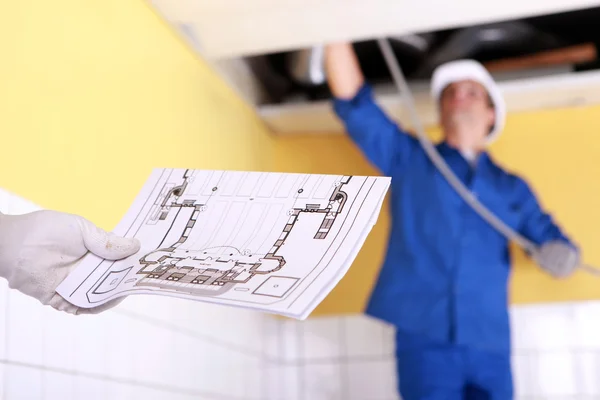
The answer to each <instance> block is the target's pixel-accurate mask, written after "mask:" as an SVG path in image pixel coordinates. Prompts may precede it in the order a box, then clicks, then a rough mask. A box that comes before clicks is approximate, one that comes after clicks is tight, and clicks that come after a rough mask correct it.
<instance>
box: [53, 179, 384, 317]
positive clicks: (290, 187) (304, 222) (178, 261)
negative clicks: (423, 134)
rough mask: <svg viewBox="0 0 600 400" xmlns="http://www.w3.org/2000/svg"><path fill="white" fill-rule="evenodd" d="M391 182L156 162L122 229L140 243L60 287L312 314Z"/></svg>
mask: <svg viewBox="0 0 600 400" xmlns="http://www.w3.org/2000/svg"><path fill="white" fill-rule="evenodd" d="M388 187H389V178H385V177H356V176H337V175H310V174H283V173H265V172H238V171H202V170H185V169H162V170H155V171H154V173H153V174H152V176H151V177H150V179H149V180H148V182H147V183H146V185H145V186H144V188H143V189H142V191H141V193H140V194H139V195H138V197H137V199H136V201H135V202H134V204H133V205H132V207H131V209H130V211H129V212H128V214H127V215H126V217H125V218H124V219H123V221H122V222H121V223H120V224H119V226H118V227H117V229H116V230H115V232H116V233H118V234H122V235H125V236H135V237H137V238H138V239H140V241H141V243H142V249H141V250H140V252H139V253H138V254H136V255H134V256H132V257H130V258H128V259H126V260H120V261H116V262H114V261H107V260H97V259H96V258H94V257H93V256H90V257H88V258H86V259H85V260H84V263H83V264H84V265H80V266H79V267H78V268H77V270H76V271H74V272H73V273H72V274H71V275H69V277H68V278H67V280H65V282H63V284H62V285H61V286H60V287H59V293H60V294H61V295H62V296H63V297H65V298H67V300H69V301H71V302H73V303H74V304H77V305H79V306H81V307H93V306H95V305H99V304H102V303H104V302H106V301H108V300H110V299H113V298H115V297H118V296H123V295H128V294H134V293H145V294H149V293H154V294H166V295H172V296H179V297H186V298H190V299H194V300H200V301H210V302H217V303H223V304H229V305H239V306H244V307H252V308H259V309H264V310H265V311H269V312H276V313H281V314H286V315H288V314H289V315H292V316H293V315H303V314H305V313H306V312H307V311H306V310H307V309H309V308H310V307H311V305H312V306H316V304H314V303H315V302H316V303H317V304H318V301H320V300H318V299H319V298H322V297H324V294H326V293H327V292H328V291H330V290H331V289H332V288H333V286H334V285H335V284H336V283H337V281H339V279H340V278H341V277H342V276H343V274H344V273H345V272H346V270H347V269H348V268H349V266H350V264H351V262H352V260H353V259H354V257H355V256H356V253H357V252H358V249H359V248H360V246H361V245H362V242H363V241H364V239H365V237H366V234H368V231H370V229H371V227H372V225H373V224H374V222H375V220H376V217H377V215H378V213H379V210H380V208H381V202H382V200H383V197H384V196H385V194H386V191H387V189H388ZM307 307H308V308H307Z"/></svg>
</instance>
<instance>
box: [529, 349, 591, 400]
mask: <svg viewBox="0 0 600 400" xmlns="http://www.w3.org/2000/svg"><path fill="white" fill-rule="evenodd" d="M532 365H533V379H532V382H534V385H535V386H534V391H535V392H534V393H535V395H536V396H539V395H541V396H574V395H575V394H577V392H578V389H579V388H578V387H577V376H576V375H575V360H574V356H573V354H572V353H570V352H569V351H567V350H563V351H552V352H543V353H539V354H538V355H537V356H536V357H535V358H534V359H533V363H532Z"/></svg>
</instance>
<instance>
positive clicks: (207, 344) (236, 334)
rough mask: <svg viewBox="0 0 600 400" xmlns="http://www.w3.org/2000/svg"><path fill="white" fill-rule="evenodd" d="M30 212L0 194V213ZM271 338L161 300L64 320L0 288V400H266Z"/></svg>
mask: <svg viewBox="0 0 600 400" xmlns="http://www.w3.org/2000/svg"><path fill="white" fill-rule="evenodd" d="M36 209H38V207H37V206H36V205H34V204H32V203H30V202H27V201H25V200H23V199H20V198H19V197H17V196H14V195H12V194H10V193H7V192H4V191H0V211H2V212H4V213H8V214H21V213H26V212H30V211H34V210H36ZM278 335H279V333H278V331H277V323H276V321H275V320H274V319H273V318H271V317H268V316H263V315H260V314H257V313H253V312H249V311H242V310H237V309H233V308H223V307H216V306H211V305H205V304H202V303H195V302H190V301H184V300H180V299H174V298H168V297H162V296H161V297H157V296H139V295H137V296H131V297H129V298H127V299H126V300H125V301H124V302H123V303H121V304H120V305H119V306H118V307H116V308H114V309H112V310H109V311H107V312H105V313H102V314H99V315H87V316H71V315H68V314H64V313H60V312H58V311H55V310H53V309H51V308H49V307H44V306H41V305H40V304H39V303H38V302H37V301H36V300H34V299H31V298H29V297H26V296H24V295H22V294H21V293H19V292H16V291H14V290H9V289H8V287H7V285H6V281H5V280H3V279H0V399H5V400H21V399H23V400H29V399H32V400H33V399H36V400H37V399H44V400H80V399H86V400H92V399H102V400H105V399H111V400H113V399H119V400H121V399H123V400H125V399H135V400H149V399H169V400H192V399H195V400H208V399H227V400H229V399H231V400H236V399H239V400H245V399H248V400H252V399H257V400H258V399H265V398H266V396H267V389H268V386H267V384H268V382H267V381H266V380H265V379H264V378H265V374H264V373H263V371H265V370H267V369H268V367H269V366H270V364H269V363H270V359H275V357H276V355H277V354H278V353H279V347H280V346H279V343H278V342H277V338H278V337H279V336H278ZM265 338H268V339H270V341H265Z"/></svg>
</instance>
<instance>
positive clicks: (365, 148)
mask: <svg viewBox="0 0 600 400" xmlns="http://www.w3.org/2000/svg"><path fill="white" fill-rule="evenodd" d="M333 107H334V110H335V112H336V114H337V115H338V117H339V118H340V119H341V121H342V122H343V124H344V126H345V128H346V130H347V132H348V134H349V136H350V137H351V138H352V140H353V141H354V142H355V143H356V145H357V146H358V147H359V148H360V149H361V150H362V152H363V153H364V155H365V156H366V157H367V158H368V160H370V162H371V163H372V164H374V165H375V166H376V167H377V168H378V169H379V170H380V171H381V173H382V174H384V175H386V176H390V177H391V178H392V186H391V190H390V191H391V199H390V200H391V203H390V207H391V216H392V224H391V232H390V238H389V244H388V248H387V254H386V259H385V262H384V264H383V266H382V268H381V271H380V272H379V277H378V280H377V283H376V285H375V287H374V289H373V291H372V294H371V298H370V300H369V303H368V306H367V310H366V312H367V314H370V315H371V316H373V317H376V318H379V319H382V320H384V321H387V322H389V323H391V324H393V325H395V326H396V327H397V329H398V331H399V332H400V333H401V334H402V333H404V334H406V335H405V337H406V343H397V345H398V346H402V345H408V346H410V345H411V344H410V342H411V340H413V341H414V340H415V338H418V340H417V341H428V342H433V343H444V344H448V343H453V344H457V345H465V346H470V347H473V348H479V349H487V350H491V351H506V350H510V322H509V315H508V282H509V277H510V264H511V259H510V254H509V246H508V245H509V243H508V241H507V240H506V239H505V238H504V237H503V236H502V235H501V234H500V233H498V232H497V231H496V230H495V229H494V228H493V227H492V226H490V225H489V224H488V223H487V222H485V221H484V220H483V219H482V218H481V217H480V216H479V215H478V214H476V213H475V211H473V210H472V209H471V208H470V207H469V205H468V204H467V203H466V202H465V201H464V200H463V199H462V198H461V197H459V195H458V194H457V193H456V192H455V191H454V189H453V188H452V187H451V186H450V184H449V183H448V182H446V180H445V179H444V177H443V176H442V175H441V173H440V172H439V171H438V170H437V169H436V167H435V166H434V165H433V163H432V162H431V161H430V160H429V158H428V157H427V154H426V153H425V151H424V150H423V148H422V147H421V145H420V143H419V142H418V140H417V139H416V138H415V137H413V136H411V135H409V134H407V133H406V132H404V131H403V130H402V129H401V128H400V127H399V126H398V125H397V124H395V123H394V122H393V121H392V120H391V119H389V118H388V117H387V116H386V115H385V114H384V112H383V111H382V110H381V109H380V108H379V107H378V105H377V104H376V103H375V102H374V99H373V96H372V91H371V88H370V86H368V85H364V86H363V87H362V88H361V90H360V91H359V92H358V94H357V95H356V96H355V98H354V99H351V100H342V99H337V98H336V99H334V103H333ZM437 150H438V151H439V152H440V154H441V155H442V157H443V158H444V160H445V161H446V163H448V165H449V166H450V168H451V169H452V170H453V172H454V173H455V174H456V175H457V176H458V178H459V179H461V180H462V182H463V183H464V184H465V185H466V186H467V187H468V188H469V189H470V190H471V191H472V193H474V194H475V195H476V196H477V197H478V199H479V201H481V202H482V203H483V204H484V205H485V206H486V207H488V208H489V209H490V210H491V211H492V212H494V213H495V214H496V215H497V216H498V217H500V218H501V219H502V220H503V222H504V223H506V224H508V225H509V226H511V227H512V228H513V229H515V230H517V231H518V232H520V233H521V234H522V235H523V236H525V237H527V238H528V239H529V240H531V241H532V242H534V243H536V244H538V245H540V244H542V243H544V242H546V241H549V240H553V239H562V240H565V241H568V242H569V240H568V239H567V237H566V236H565V234H563V232H562V231H561V229H560V228H559V226H557V224H556V223H555V222H554V221H553V218H552V217H551V216H550V215H549V214H548V213H546V212H544V211H543V210H542V209H541V208H540V205H539V203H538V201H537V200H536V197H535V195H534V193H533V192H532V190H531V189H530V187H529V185H528V184H527V183H526V182H525V181H524V180H523V179H521V178H519V177H517V176H515V175H514V174H511V173H508V172H506V171H505V170H503V169H502V168H501V167H500V166H498V165H497V164H496V163H495V162H494V161H493V160H492V158H491V157H490V156H489V155H488V154H485V153H484V154H482V155H480V156H479V158H478V160H477V162H476V164H475V165H473V166H472V165H471V164H469V162H468V161H467V160H465V159H464V158H463V156H462V155H461V154H460V153H459V152H458V151H456V150H454V149H453V148H451V147H450V146H448V145H447V144H446V143H445V142H442V143H440V144H438V145H437ZM411 338H412V339H411ZM401 341H402V340H401Z"/></svg>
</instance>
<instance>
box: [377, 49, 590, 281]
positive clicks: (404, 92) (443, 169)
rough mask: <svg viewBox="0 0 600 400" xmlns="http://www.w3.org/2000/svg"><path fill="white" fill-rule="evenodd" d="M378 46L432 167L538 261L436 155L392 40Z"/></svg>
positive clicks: (533, 248) (527, 245)
mask: <svg viewBox="0 0 600 400" xmlns="http://www.w3.org/2000/svg"><path fill="white" fill-rule="evenodd" d="M378 44H379V47H380V49H381V52H382V53H383V57H384V59H385V62H386V64H387V67H388V69H389V70H390V73H391V74H392V78H393V80H394V83H395V85H396V88H397V89H398V91H399V93H400V96H401V97H402V98H403V99H404V103H405V104H406V106H407V107H408V111H409V114H410V116H411V119H412V122H413V125H414V129H415V130H416V133H417V137H418V139H419V142H420V143H421V146H422V147H423V150H425V153H426V154H427V156H428V157H429V159H430V160H431V162H432V163H433V165H434V166H435V167H436V168H437V169H438V170H439V171H440V173H441V174H442V176H443V177H444V178H445V179H446V180H447V181H448V183H449V184H450V186H452V188H453V189H454V190H455V191H456V192H457V193H458V195H459V196H460V197H462V198H463V200H464V201H465V202H466V203H467V204H468V205H469V206H470V207H471V208H472V209H473V210H474V211H475V212H476V213H477V214H479V215H480V216H481V218H483V219H484V220H485V221H486V222H487V223H489V224H490V225H491V226H492V227H493V228H494V229H496V230H497V231H498V232H499V233H501V234H502V235H503V236H504V237H506V238H507V239H508V240H510V241H514V242H515V243H517V244H518V245H519V246H520V247H521V248H522V249H523V250H525V251H526V252H528V253H529V254H530V255H531V256H532V257H533V259H536V258H537V254H538V253H539V249H538V246H537V245H536V244H535V243H533V242H531V241H530V240H528V239H527V238H525V237H523V236H522V235H520V234H519V233H518V232H516V231H514V230H513V229H512V228H510V227H509V226H508V225H506V224H505V223H504V222H503V221H502V220H501V219H500V218H498V217H497V216H496V215H495V214H494V213H493V212H491V211H490V210H489V209H488V208H487V207H485V206H484V205H483V204H481V202H479V200H477V197H476V196H475V195H474V194H473V193H471V191H470V190H469V189H468V188H467V187H466V186H465V185H464V184H463V183H462V182H461V181H460V179H458V177H457V176H456V175H455V174H454V172H452V170H451V169H450V167H449V166H448V164H446V162H445V161H444V159H443V158H442V156H440V154H439V153H438V152H437V150H436V149H435V146H434V145H433V143H431V141H430V140H429V138H428V137H427V135H426V133H425V129H424V127H423V125H422V123H421V121H420V119H419V116H418V113H417V110H416V107H415V102H414V99H413V97H412V93H411V91H410V89H409V87H408V84H407V83H406V78H405V77H404V73H403V72H402V69H401V68H400V65H399V64H398V60H397V59H396V56H395V55H394V52H393V50H392V46H391V45H390V43H389V41H388V40H387V39H385V38H381V39H378ZM578 268H580V269H582V270H584V271H586V272H587V273H589V274H592V275H597V276H600V269H598V268H595V267H592V266H590V265H579V267H578Z"/></svg>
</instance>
